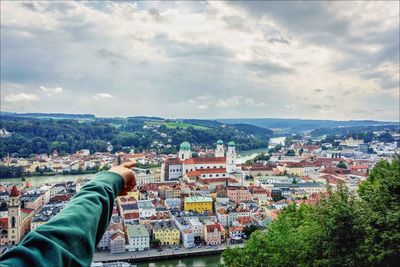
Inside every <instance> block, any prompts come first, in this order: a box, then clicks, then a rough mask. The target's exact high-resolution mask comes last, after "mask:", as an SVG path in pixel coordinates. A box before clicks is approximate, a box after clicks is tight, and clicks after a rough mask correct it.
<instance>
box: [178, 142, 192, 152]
mask: <svg viewBox="0 0 400 267" xmlns="http://www.w3.org/2000/svg"><path fill="white" fill-rule="evenodd" d="M179 149H180V150H190V144H189V143H188V142H186V141H185V142H183V143H182V144H181V146H180V147H179Z"/></svg>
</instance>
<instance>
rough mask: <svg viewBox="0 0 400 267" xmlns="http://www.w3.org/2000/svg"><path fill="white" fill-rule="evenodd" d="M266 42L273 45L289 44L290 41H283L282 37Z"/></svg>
mask: <svg viewBox="0 0 400 267" xmlns="http://www.w3.org/2000/svg"><path fill="white" fill-rule="evenodd" d="M267 41H268V42H270V43H272V44H274V43H281V44H290V41H289V40H288V39H285V38H284V37H282V36H280V37H277V38H269V39H267Z"/></svg>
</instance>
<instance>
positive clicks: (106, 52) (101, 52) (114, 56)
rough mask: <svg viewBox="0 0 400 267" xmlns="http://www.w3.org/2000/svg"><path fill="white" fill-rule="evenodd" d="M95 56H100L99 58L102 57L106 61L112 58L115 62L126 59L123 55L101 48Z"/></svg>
mask: <svg viewBox="0 0 400 267" xmlns="http://www.w3.org/2000/svg"><path fill="white" fill-rule="evenodd" d="M95 54H96V55H98V56H100V57H102V58H106V59H108V58H111V59H113V60H114V61H115V60H116V59H124V58H125V57H124V56H123V55H120V54H117V53H114V52H112V51H110V50H108V49H106V48H99V49H97V50H96V51H95Z"/></svg>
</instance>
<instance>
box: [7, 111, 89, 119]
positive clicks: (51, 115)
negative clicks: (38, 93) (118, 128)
mask: <svg viewBox="0 0 400 267" xmlns="http://www.w3.org/2000/svg"><path fill="white" fill-rule="evenodd" d="M0 116H1V117H16V118H36V119H87V120H93V119H95V118H96V116H94V115H93V114H66V113H15V112H6V111H1V112H0Z"/></svg>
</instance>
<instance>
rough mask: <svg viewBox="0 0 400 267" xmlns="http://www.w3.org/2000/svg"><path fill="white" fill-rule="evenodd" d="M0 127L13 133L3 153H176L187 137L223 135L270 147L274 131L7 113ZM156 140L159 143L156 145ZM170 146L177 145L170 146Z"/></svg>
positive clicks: (202, 140)
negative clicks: (129, 151)
mask: <svg viewBox="0 0 400 267" xmlns="http://www.w3.org/2000/svg"><path fill="white" fill-rule="evenodd" d="M0 128H4V129H6V130H7V131H9V132H11V133H12V136H11V137H6V138H5V137H3V138H1V142H0V156H1V157H4V156H5V155H7V154H11V155H15V156H29V155H30V154H39V153H51V152H52V151H54V150H57V151H58V152H59V153H73V152H75V151H77V150H79V149H85V148H87V149H90V150H91V151H92V152H97V151H106V150H107V146H108V145H107V143H110V144H112V146H113V148H114V151H121V150H124V148H125V149H126V150H128V147H134V148H135V149H137V150H138V151H141V150H143V149H154V150H158V151H159V152H168V153H170V152H174V151H176V149H177V147H178V145H179V144H180V143H181V142H183V141H185V140H186V141H188V142H190V143H192V144H193V145H198V146H201V147H211V146H214V145H215V142H216V141H217V140H218V139H222V140H224V141H231V140H233V141H235V142H236V143H237V146H238V149H240V150H248V149H254V148H261V147H266V146H267V142H268V139H269V137H270V136H272V131H270V130H268V129H264V128H260V127H256V126H252V125H245V124H240V125H223V124H222V123H218V122H213V121H202V120H193V121H170V120H163V119H160V118H149V119H147V117H130V118H94V119H91V120H80V119H47V118H40V119H38V118H27V117H21V116H1V120H0ZM154 141H156V143H157V144H155V143H154ZM167 144H169V145H171V147H169V148H166V145H167Z"/></svg>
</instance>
